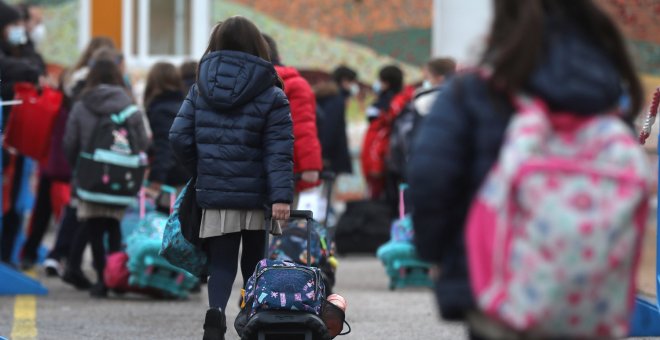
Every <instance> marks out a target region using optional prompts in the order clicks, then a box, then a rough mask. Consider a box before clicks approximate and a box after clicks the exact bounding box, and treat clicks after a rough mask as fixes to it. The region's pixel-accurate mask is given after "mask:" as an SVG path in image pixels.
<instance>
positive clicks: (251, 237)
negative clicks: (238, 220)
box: [241, 230, 266, 287]
mask: <svg viewBox="0 0 660 340" xmlns="http://www.w3.org/2000/svg"><path fill="white" fill-rule="evenodd" d="M265 232H266V231H265V230H243V231H242V232H241V235H242V236H243V254H242V255H241V274H243V287H245V284H246V283H247V280H248V279H249V278H250V276H252V273H253V272H254V268H255V267H256V266H257V263H259V261H261V259H263V258H264V247H265V242H266V234H265Z"/></svg>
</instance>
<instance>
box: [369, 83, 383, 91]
mask: <svg viewBox="0 0 660 340" xmlns="http://www.w3.org/2000/svg"><path fill="white" fill-rule="evenodd" d="M371 89H372V90H374V92H375V93H380V90H382V89H383V84H381V83H380V81H378V80H376V81H375V82H374V84H373V85H371Z"/></svg>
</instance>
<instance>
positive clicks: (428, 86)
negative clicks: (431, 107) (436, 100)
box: [422, 79, 433, 90]
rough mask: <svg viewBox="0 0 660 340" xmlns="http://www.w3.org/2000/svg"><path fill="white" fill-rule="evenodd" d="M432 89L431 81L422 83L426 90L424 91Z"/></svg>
mask: <svg viewBox="0 0 660 340" xmlns="http://www.w3.org/2000/svg"><path fill="white" fill-rule="evenodd" d="M432 88H433V84H432V83H431V81H430V80H428V79H427V80H424V82H423V83H422V89H424V90H430V89H432Z"/></svg>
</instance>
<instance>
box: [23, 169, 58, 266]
mask: <svg viewBox="0 0 660 340" xmlns="http://www.w3.org/2000/svg"><path fill="white" fill-rule="evenodd" d="M51 187H52V181H51V180H50V179H48V178H46V177H43V176H42V177H41V178H40V179H39V188H38V190H37V200H36V203H35V206H34V210H33V211H32V220H31V221H30V233H29V234H28V236H27V240H26V241H25V244H24V245H23V259H24V260H26V261H28V262H31V263H35V262H37V257H38V251H39V246H40V245H41V241H42V240H43V238H44V234H46V230H48V224H49V222H50V217H51V215H52V214H53V209H52V206H51V195H50V189H51Z"/></svg>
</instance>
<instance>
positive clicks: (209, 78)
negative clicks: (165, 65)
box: [170, 16, 293, 339]
mask: <svg viewBox="0 0 660 340" xmlns="http://www.w3.org/2000/svg"><path fill="white" fill-rule="evenodd" d="M269 60H270V58H269V56H268V47H267V45H266V43H265V41H264V39H263V38H262V37H261V33H260V32H259V29H258V28H257V27H256V26H255V25H254V24H253V23H252V22H251V21H249V20H248V19H246V18H244V17H241V16H235V17H231V18H229V19H227V20H226V21H224V22H222V23H220V24H218V25H216V26H215V28H214V29H213V33H212V34H211V39H210V42H209V47H208V49H207V50H206V53H205V55H204V57H203V58H202V60H201V61H200V65H199V72H198V80H197V83H196V84H195V85H193V87H192V88H191V89H190V92H189V93H188V96H187V97H186V100H185V101H184V103H183V106H182V107H181V110H180V111H179V114H178V115H177V117H176V119H175V120H174V124H173V125H172V129H171V131H170V142H171V143H172V147H173V149H174V152H175V154H176V155H177V157H178V158H179V159H180V161H181V162H183V164H185V165H186V167H188V169H189V170H190V172H191V173H193V174H195V175H196V176H197V179H196V189H197V203H198V204H199V206H200V208H202V209H203V213H202V223H201V226H200V238H203V239H204V241H205V244H206V247H207V248H208V256H209V274H210V278H209V282H208V291H209V306H210V309H209V310H208V311H207V313H206V320H205V322H204V339H224V334H225V332H226V330H227V326H226V318H225V313H224V311H225V308H226V306H227V301H228V300H229V296H230V294H231V288H232V284H233V282H234V279H235V277H236V271H237V262H238V254H239V252H238V250H239V246H240V244H241V240H242V243H243V252H242V257H241V273H242V274H243V282H244V283H245V282H246V281H247V279H248V278H249V277H250V275H252V272H253V271H254V268H255V266H256V265H257V263H258V261H259V260H260V259H261V258H262V257H263V250H264V246H265V244H264V242H265V234H264V233H265V230H264V229H265V227H264V210H263V209H264V207H269V208H272V211H273V218H274V219H275V220H286V219H287V218H288V217H289V211H290V209H289V206H290V204H291V201H292V199H293V132H292V122H291V113H290V111H289V102H288V100H287V99H286V96H285V95H284V92H283V91H282V89H281V87H282V84H281V81H280V79H279V78H278V76H277V73H276V72H275V68H274V67H273V65H272V64H271V63H270V61H269Z"/></svg>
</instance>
